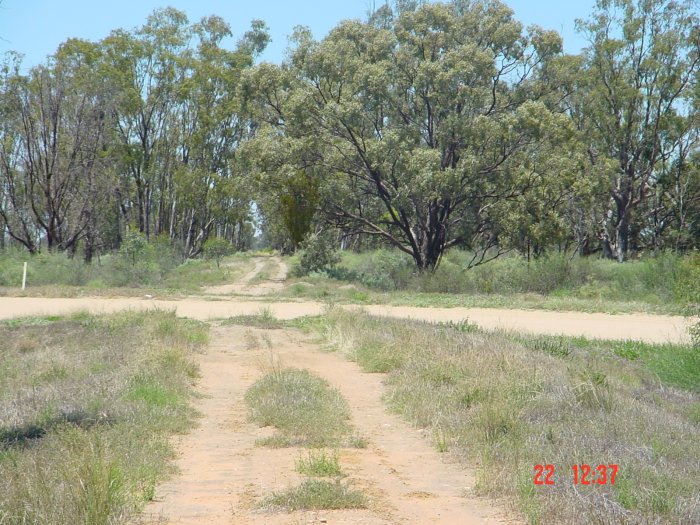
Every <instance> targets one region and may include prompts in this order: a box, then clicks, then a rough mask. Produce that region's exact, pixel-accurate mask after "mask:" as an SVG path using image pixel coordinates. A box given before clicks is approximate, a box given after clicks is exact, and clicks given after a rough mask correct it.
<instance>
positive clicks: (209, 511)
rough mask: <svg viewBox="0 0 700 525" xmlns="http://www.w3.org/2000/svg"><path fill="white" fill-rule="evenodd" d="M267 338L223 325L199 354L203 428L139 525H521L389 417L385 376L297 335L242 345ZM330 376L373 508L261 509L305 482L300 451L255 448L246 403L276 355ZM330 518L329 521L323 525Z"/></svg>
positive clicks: (352, 467) (182, 448)
mask: <svg viewBox="0 0 700 525" xmlns="http://www.w3.org/2000/svg"><path fill="white" fill-rule="evenodd" d="M262 332H263V331H261V330H255V329H248V328H245V327H215V328H214V329H213V333H212V336H213V337H212V343H211V345H210V347H209V350H208V351H207V352H206V354H204V355H202V356H201V359H200V366H201V371H202V378H201V381H200V389H201V392H202V393H203V394H204V397H203V398H202V399H201V400H200V401H199V402H198V403H197V405H198V406H197V408H198V409H199V411H200V412H201V413H202V418H201V423H200V425H199V428H197V429H196V430H195V431H193V432H192V433H190V434H188V435H187V436H183V437H180V438H179V439H178V442H177V444H176V447H177V450H178V455H179V459H178V460H177V465H178V466H179V468H180V471H181V474H180V475H179V476H177V477H176V478H175V479H173V480H172V481H169V482H167V483H165V484H163V485H161V486H160V487H159V488H158V490H157V501H155V502H153V503H151V504H150V505H149V506H148V507H147V509H146V511H145V512H144V515H143V517H142V521H140V522H139V523H163V522H165V523H171V524H180V525H199V524H204V523H214V524H228V523H235V524H241V525H253V524H255V525H257V524H271V525H274V524H290V525H291V524H300V523H325V522H327V523H335V524H351V523H363V524H367V525H385V524H399V523H401V524H403V523H406V524H449V525H453V524H464V525H471V524H495V523H514V522H513V521H510V520H508V519H507V517H506V515H505V513H504V512H503V511H501V510H498V509H497V508H496V507H494V506H493V504H492V503H491V502H489V501H486V500H483V499H478V498H475V497H473V496H470V495H469V492H470V490H471V488H472V486H473V479H472V478H471V477H470V476H469V474H468V473H467V472H465V470H464V469H462V468H460V467H458V466H456V465H453V464H450V463H446V462H444V461H442V458H441V456H440V455H439V454H438V453H437V452H436V451H435V449H434V448H433V447H432V446H431V445H430V443H429V440H428V439H426V438H425V437H423V436H422V434H421V433H420V432H419V431H417V430H416V429H413V428H411V427H409V426H408V425H407V424H406V423H404V422H403V421H401V420H400V419H399V418H398V417H397V416H394V415H391V414H389V413H387V411H386V409H385V408H384V406H383V404H382V401H381V398H382V394H383V390H384V387H383V385H382V375H380V374H366V373H363V372H361V371H360V369H359V368H358V367H357V365H356V364H354V363H351V362H349V361H347V360H346V359H344V358H343V357H342V356H339V355H337V354H333V353H328V352H322V351H319V349H318V348H316V347H315V346H314V345H313V344H311V343H309V342H308V341H306V340H304V339H303V337H304V336H301V335H300V334H299V333H297V332H293V331H283V330H274V331H266V332H265V333H266V336H267V338H268V340H269V341H270V345H269V346H270V348H268V347H267V346H268V345H266V344H262V341H261V340H260V339H259V341H260V342H261V346H262V348H258V349H250V348H246V345H244V344H243V341H244V340H247V341H250V340H251V336H252V337H253V338H256V337H258V336H260V335H261V334H262ZM271 355H272V356H274V359H275V360H280V361H281V363H282V364H283V365H287V366H295V367H300V368H307V369H309V370H311V371H312V372H314V373H317V374H318V375H320V376H322V377H324V378H326V379H327V380H328V381H329V382H330V383H331V384H332V385H333V386H335V387H336V388H338V389H339V390H340V391H341V392H342V394H343V395H344V396H345V398H346V399H347V400H348V402H349V405H350V407H351V410H352V414H353V416H352V417H353V421H352V423H353V424H354V426H355V427H356V429H357V430H358V432H359V433H360V435H362V436H364V437H365V438H366V439H367V440H368V442H369V446H368V447H367V448H366V449H344V450H343V451H342V452H341V457H340V461H341V466H342V468H343V469H344V470H345V471H346V472H347V473H348V474H349V478H350V479H351V480H352V481H353V484H354V486H355V487H356V488H359V489H362V490H363V491H364V492H365V493H366V494H368V495H369V497H370V500H371V505H370V508H369V509H367V510H346V511H323V512H295V513H267V512H261V511H258V510H255V505H256V504H257V503H258V502H259V501H260V500H261V499H262V498H263V497H265V496H266V495H269V494H270V493H271V492H273V491H275V490H282V489H285V488H287V487H288V486H289V485H290V484H294V483H297V482H298V481H299V480H300V479H301V478H300V477H299V475H298V474H296V473H295V472H294V461H295V459H296V458H297V457H298V456H299V454H300V453H301V451H300V450H298V449H267V448H261V447H256V446H255V440H256V439H257V438H259V437H261V436H263V435H269V429H260V428H257V427H256V426H254V425H252V424H250V423H248V422H247V420H246V414H245V406H244V401H243V395H244V393H245V390H246V389H247V387H248V386H250V384H252V382H253V381H254V380H255V379H256V378H257V377H259V376H260V375H262V373H263V372H264V369H265V364H266V363H270V361H271V358H270V356H271ZM322 520H326V521H322Z"/></svg>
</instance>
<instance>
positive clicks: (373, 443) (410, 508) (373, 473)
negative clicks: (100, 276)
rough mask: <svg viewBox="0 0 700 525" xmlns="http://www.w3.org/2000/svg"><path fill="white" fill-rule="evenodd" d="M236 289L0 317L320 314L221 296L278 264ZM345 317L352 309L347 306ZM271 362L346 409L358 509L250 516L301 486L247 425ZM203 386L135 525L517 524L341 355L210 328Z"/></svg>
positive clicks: (73, 301) (602, 320) (559, 315)
mask: <svg viewBox="0 0 700 525" xmlns="http://www.w3.org/2000/svg"><path fill="white" fill-rule="evenodd" d="M270 260H272V261H273V262H276V263H277V270H276V271H274V272H273V275H272V278H271V279H260V278H256V276H257V275H258V273H259V272H260V271H261V270H262V269H263V267H265V266H266V264H267V263H268V261H270ZM254 262H255V268H254V269H253V271H251V272H250V273H248V274H247V275H246V276H244V277H243V278H242V279H240V280H239V281H238V282H236V283H233V284H230V285H225V286H219V287H212V288H209V289H207V290H206V291H205V292H206V293H208V294H211V295H214V296H218V297H215V299H217V300H206V299H202V298H188V299H183V300H179V301H161V300H157V299H156V300H153V299H135V298H115V299H108V298H70V299H60V298H59V299H57V298H27V297H12V298H8V297H3V298H0V319H4V318H12V317H19V316H25V315H49V314H50V315H56V314H64V313H68V312H74V311H90V312H95V313H102V312H113V311H117V310H123V309H133V310H144V309H151V308H158V309H166V310H168V309H170V310H174V311H175V312H176V313H177V315H180V316H186V317H190V318H195V319H200V320H205V321H212V320H216V319H223V318H228V317H230V316H233V315H239V314H255V313H258V312H259V311H260V310H261V308H263V307H264V308H269V309H270V310H271V311H272V312H273V313H274V315H275V316H277V317H278V318H281V319H290V318H295V317H299V316H303V315H318V314H320V313H322V312H323V310H324V308H325V307H324V305H323V304H321V303H314V302H276V303H261V302H256V301H254V300H250V299H247V300H240V298H234V297H230V296H229V297H226V295H228V294H237V295H251V296H258V295H264V294H266V293H269V292H270V291H274V290H278V289H280V288H282V287H284V279H285V277H286V272H287V268H286V266H285V265H284V264H283V263H282V262H281V261H280V260H279V259H275V258H272V259H271V258H258V259H256V260H254ZM344 308H353V309H354V308H359V307H358V306H352V305H349V306H344ZM364 309H365V310H366V311H368V312H369V313H372V314H375V315H384V316H390V317H400V318H412V319H417V320H424V321H433V322H435V321H460V320H464V319H468V320H469V321H470V322H474V323H476V324H478V325H480V326H482V327H484V328H489V329H493V328H502V329H510V330H518V331H527V332H532V333H542V334H565V335H583V336H587V337H596V338H606V339H637V340H643V341H648V342H660V343H661V342H679V341H683V340H685V338H686V335H685V334H686V327H687V324H686V321H685V320H684V319H683V318H682V317H674V316H658V315H644V314H625V315H607V314H586V313H573V312H543V311H525V310H499V309H487V308H415V307H392V306H383V305H376V306H366V307H364ZM277 360H279V361H281V362H282V364H284V365H288V366H295V367H300V368H307V369H309V370H311V371H312V372H314V373H316V374H318V375H320V376H321V377H324V378H325V379H327V380H328V381H329V382H330V383H331V384H332V385H333V386H334V387H336V388H338V389H339V390H340V391H341V392H342V394H343V395H344V396H345V398H346V399H347V400H348V402H349V404H350V407H351V409H352V414H353V416H352V419H353V420H352V423H353V425H354V426H355V428H356V429H357V430H358V433H359V434H360V435H361V436H363V437H364V438H366V439H367V441H368V443H369V446H368V447H367V448H366V449H344V450H342V451H341V455H340V462H341V466H342V468H343V470H344V471H345V472H346V473H347V474H348V475H349V479H350V480H351V481H352V482H353V484H354V486H355V487H356V488H358V489H361V490H362V491H363V492H365V494H367V495H368V496H369V497H370V500H371V506H370V508H369V509H367V510H362V511H356V510H353V511H323V512H296V513H270V512H263V511H260V510H257V509H256V504H257V503H258V502H259V501H261V499H262V498H264V497H265V496H267V495H269V494H271V493H272V492H273V491H276V490H283V489H285V488H287V487H288V486H290V485H291V484H294V483H297V482H299V481H300V479H301V478H300V476H299V475H298V474H296V473H295V472H294V462H295V460H296V459H297V458H298V457H299V455H300V454H301V451H299V450H296V449H288V448H287V449H268V448H262V447H256V446H255V440H256V439H257V438H259V437H263V436H266V435H269V434H270V429H260V428H257V427H256V426H254V425H252V424H250V423H248V422H247V419H246V412H245V404H244V402H243V395H244V393H245V390H246V389H247V388H248V387H249V386H250V385H251V384H252V383H253V382H254V381H255V379H256V378H257V377H259V376H261V375H262V374H263V373H264V372H265V371H266V369H267V368H269V367H270V366H271V364H272V363H273V362H276V361H277ZM199 364H200V366H201V372H202V377H201V380H200V383H199V387H198V388H199V390H200V392H201V393H202V394H203V396H202V397H201V398H199V399H198V400H197V402H196V407H197V409H198V410H199V412H200V413H201V416H202V417H201V419H200V421H199V426H198V428H197V429H196V430H194V431H192V432H191V433H190V434H188V435H185V436H179V437H177V438H176V441H175V446H176V450H177V453H178V459H177V466H178V467H179V469H180V474H179V475H178V476H177V477H175V478H174V479H172V480H171V481H169V482H166V483H164V484H163V485H161V486H160V487H159V488H158V489H157V497H156V500H155V501H154V502H153V503H151V504H150V505H149V506H148V507H147V508H146V510H145V512H144V514H143V515H142V516H141V517H140V518H139V520H138V521H137V523H140V524H146V523H147V524H153V523H171V524H204V523H207V524H224V525H227V524H272V525H275V524H290V525H291V524H310V523H335V524H350V523H364V524H368V525H375V524H376V525H379V524H399V523H400V524H416V525H423V524H433V523H436V524H464V525H471V524H482V523H483V524H493V523H518V522H517V521H516V520H514V519H513V518H512V516H509V514H508V513H507V512H506V511H505V510H504V509H503V508H501V507H499V506H498V504H497V503H495V502H490V501H485V500H483V499H479V498H476V497H475V496H473V495H472V492H471V489H472V487H473V483H474V481H473V473H472V472H470V471H469V470H465V469H464V468H463V467H458V466H456V465H454V464H450V463H447V462H445V461H444V458H443V457H442V456H441V455H440V454H439V453H438V452H437V451H436V450H435V448H434V447H433V446H432V445H431V443H430V436H425V435H424V432H422V431H421V430H420V429H415V428H412V427H410V426H409V425H407V424H406V423H404V422H402V421H401V420H400V419H399V418H398V417H396V416H394V415H392V414H389V413H388V412H387V411H386V409H385V408H384V406H383V403H382V394H383V384H382V375H381V374H367V373H363V372H361V371H360V369H359V368H358V367H357V365H355V364H354V363H351V362H349V361H347V360H346V359H345V358H343V357H342V356H339V355H337V354H334V353H329V352H325V351H322V350H320V349H319V348H318V347H317V346H316V345H314V344H313V343H312V342H310V341H308V340H306V339H305V336H303V335H300V334H299V333H297V332H295V331H289V330H267V331H264V330H258V329H252V328H245V327H231V326H220V325H218V324H216V323H215V326H214V328H213V330H212V341H211V345H210V347H209V348H208V350H207V351H206V352H205V353H203V354H201V355H200V356H199Z"/></svg>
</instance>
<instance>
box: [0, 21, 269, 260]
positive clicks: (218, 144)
mask: <svg viewBox="0 0 700 525" xmlns="http://www.w3.org/2000/svg"><path fill="white" fill-rule="evenodd" d="M230 35H231V29H230V28H229V26H228V24H227V23H226V22H225V21H224V20H222V19H221V18H218V17H215V16H212V17H209V18H205V19H202V20H201V21H200V22H198V23H195V24H191V23H189V21H188V20H187V18H186V17H185V15H184V14H183V13H181V12H179V11H177V10H174V9H164V10H159V11H156V12H154V13H153V15H151V16H150V17H149V19H148V21H147V22H146V24H145V25H144V26H143V27H141V28H139V29H137V30H134V31H123V30H116V31H114V32H112V33H111V34H110V35H109V36H108V37H107V38H105V39H104V40H102V41H100V42H94V43H93V42H87V41H83V40H75V39H71V40H68V41H66V42H65V43H64V44H62V45H61V46H60V47H59V49H58V51H57V52H56V53H55V55H53V56H52V57H50V58H49V59H48V61H47V62H46V64H44V65H41V66H37V67H34V68H32V69H31V70H30V71H29V72H28V73H27V74H23V73H22V72H21V61H20V59H19V56H18V55H9V56H8V57H6V60H5V63H4V65H3V67H2V78H0V226H1V227H2V228H3V230H4V235H2V236H0V239H2V240H0V242H4V241H5V238H6V237H9V238H11V239H13V240H14V241H15V242H16V243H20V244H22V245H23V246H25V247H26V248H27V249H28V250H29V251H30V252H32V253H35V252H37V251H39V249H40V248H41V246H42V245H44V246H46V247H47V248H48V249H49V250H65V251H68V252H70V253H75V252H76V251H77V250H78V249H79V247H80V248H81V249H82V253H83V254H84V257H85V259H86V260H90V259H91V258H92V257H93V255H94V254H95V253H96V252H97V251H104V250H110V249H114V248H116V247H118V246H119V245H120V243H121V241H122V238H123V237H124V233H125V230H126V229H127V228H132V229H133V230H135V231H139V232H141V233H142V234H143V235H144V236H145V237H146V238H151V237H153V236H158V235H167V236H169V237H170V238H171V239H172V240H173V241H175V242H177V243H178V244H179V245H180V246H181V247H182V249H183V252H184V253H185V254H186V255H187V256H194V255H196V254H198V253H199V252H200V251H201V249H202V245H203V243H204V242H205V241H206V240H207V238H208V237H209V236H210V235H212V234H213V235H217V236H221V237H225V238H227V239H229V240H230V241H231V242H232V243H234V245H236V246H237V247H238V248H244V247H246V246H247V245H249V244H250V242H251V239H252V236H253V232H254V231H253V225H252V224H251V218H250V197H249V195H247V193H246V191H245V189H244V188H243V187H242V186H241V185H240V184H239V183H238V181H237V173H236V172H235V168H234V163H233V160H234V158H235V152H236V149H237V146H238V144H239V143H240V142H241V141H242V140H244V139H246V138H247V137H248V136H249V135H250V131H251V126H250V121H249V119H246V118H245V117H243V116H242V112H241V111H240V102H239V93H238V86H239V78H240V75H241V71H242V70H243V69H245V68H248V67H250V66H251V65H252V64H253V60H254V58H255V56H256V55H257V54H258V53H259V52H260V51H261V50H262V49H263V48H264V47H265V45H266V43H267V41H268V36H267V33H266V31H265V27H264V24H262V22H258V21H255V22H253V24H252V27H251V29H250V31H248V32H247V33H246V34H245V35H244V37H243V38H242V39H241V40H240V41H239V42H238V45H237V46H236V47H235V49H234V50H227V49H225V48H223V47H222V45H221V43H222V41H223V40H224V39H225V38H226V37H229V36H230Z"/></svg>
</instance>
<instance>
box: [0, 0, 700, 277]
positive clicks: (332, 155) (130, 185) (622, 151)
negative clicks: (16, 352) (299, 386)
mask: <svg viewBox="0 0 700 525" xmlns="http://www.w3.org/2000/svg"><path fill="white" fill-rule="evenodd" d="M577 24H578V27H579V30H580V31H581V32H582V33H583V34H584V35H585V36H586V37H587V39H588V46H587V47H586V48H585V49H584V50H583V51H582V52H581V53H580V54H579V55H566V54H565V53H564V52H563V50H562V40H561V37H560V36H559V35H558V34H557V33H556V32H554V31H547V30H544V29H542V28H540V27H538V26H530V27H524V26H523V25H522V24H521V23H520V22H519V21H518V20H517V19H516V18H515V16H514V14H513V12H512V10H511V9H510V8H509V7H507V6H506V5H505V4H504V3H502V2H500V1H498V0H452V1H449V2H445V3H439V2H436V3H428V2H404V1H400V2H396V3H394V4H386V5H384V6H382V7H381V8H379V9H376V10H374V11H373V12H371V13H370V14H369V15H368V16H367V17H366V18H365V19H363V20H348V21H343V22H341V23H339V24H338V25H337V26H336V27H334V28H333V29H332V30H331V31H330V32H329V33H328V35H326V36H325V37H324V38H322V39H320V40H316V39H314V38H313V36H312V34H311V32H310V31H309V30H308V29H306V28H304V27H303V26H299V27H297V28H296V30H295V32H294V34H293V35H292V36H291V42H292V44H291V46H290V48H289V51H288V54H287V58H286V59H285V60H284V61H283V62H282V63H280V64H271V63H266V62H262V63H258V62H257V58H258V57H259V54H260V52H261V51H262V50H263V49H264V48H265V46H266V44H267V42H268V41H269V36H268V34H267V31H266V28H265V24H264V23H263V22H261V21H253V22H252V23H251V25H250V29H249V30H247V31H245V32H244V33H243V34H242V36H241V37H240V38H239V39H238V40H237V41H235V40H232V29H231V27H230V26H229V25H228V23H227V21H225V20H223V19H221V18H220V17H217V16H209V17H205V18H203V19H201V20H200V21H198V22H196V23H191V22H190V21H189V20H188V19H187V17H186V16H185V14H184V13H182V12H180V11H178V10H176V9H173V8H168V9H160V10H157V11H155V12H154V13H153V14H152V15H151V16H150V17H149V18H148V19H147V20H146V22H145V24H144V25H143V26H141V27H139V28H137V29H134V30H130V31H127V30H123V29H116V30H114V31H113V32H112V33H111V34H110V35H109V36H108V37H106V38H105V39H103V40H101V41H99V42H87V41H83V40H77V39H69V40H67V41H66V42H65V43H63V44H62V45H61V46H60V47H59V49H58V50H57V51H56V53H55V54H54V55H52V56H51V57H49V58H48V60H47V61H46V63H45V64H42V65H40V66H37V67H34V68H32V69H30V70H29V72H27V73H23V72H22V68H21V62H20V60H19V58H18V55H16V54H10V55H8V56H7V57H6V58H5V61H4V63H3V67H2V69H1V71H0V227H1V228H2V232H3V233H2V235H0V242H1V243H2V244H3V245H4V244H5V243H16V244H20V245H22V246H24V247H25V248H26V249H28V250H29V251H30V252H37V251H39V250H41V249H43V248H47V249H50V250H65V251H68V252H69V253H71V254H73V253H78V252H80V253H81V254H82V255H83V256H84V257H85V259H87V260H90V259H91V258H92V257H93V255H94V254H95V253H100V252H104V251H108V250H111V249H116V248H118V247H119V246H120V244H121V243H122V239H123V238H124V236H125V234H126V232H127V231H130V230H135V231H138V232H141V233H142V234H143V235H144V236H145V237H146V238H151V237H153V236H161V235H162V236H167V237H168V238H169V239H170V240H171V241H172V242H174V243H176V244H177V245H179V246H180V247H181V248H182V252H183V254H184V255H186V256H190V257H191V256H196V255H198V254H199V253H201V252H202V250H203V246H204V245H205V243H206V242H207V240H209V239H212V238H221V239H225V240H226V241H227V242H229V243H231V245H232V246H234V247H235V248H236V249H243V248H245V247H247V246H250V245H251V243H252V236H253V235H254V233H255V231H256V228H257V230H258V233H259V234H262V235H263V236H264V238H265V239H266V242H268V243H270V244H271V245H272V246H274V247H277V248H280V249H283V250H295V249H296V248H297V247H299V246H301V245H303V244H304V242H305V240H306V239H308V238H312V237H313V238H316V237H318V235H321V234H322V233H323V238H324V239H329V238H335V240H336V242H337V243H338V244H339V246H345V247H349V246H352V247H355V248H358V247H362V246H370V245H376V244H377V243H383V244H388V245H391V246H394V247H396V248H397V249H399V250H402V251H403V252H405V253H407V254H409V255H410V256H411V257H412V258H413V260H414V262H415V265H416V268H417V269H418V270H420V271H423V270H431V269H434V268H435V267H436V266H437V265H438V264H439V263H440V260H441V257H442V255H443V253H444V252H445V251H446V250H448V249H450V248H452V247H461V248H463V249H468V250H470V251H471V252H472V253H473V258H472V261H471V264H470V265H477V264H481V263H484V262H487V261H489V260H491V259H493V258H495V257H498V256H499V255H501V254H502V253H505V252H507V251H512V250H515V251H518V252H520V253H522V254H524V255H526V256H528V257H530V256H535V257H537V256H539V255H541V254H542V253H546V252H547V251H548V250H552V249H558V250H573V249H577V250H578V251H579V253H581V254H584V255H585V254H591V253H596V252H599V253H600V254H602V255H604V256H607V257H611V258H616V259H617V260H619V261H623V260H625V259H627V258H628V257H630V256H631V255H633V254H636V253H641V252H643V251H645V250H649V251H658V250H660V249H665V248H672V249H677V250H689V249H693V248H696V247H698V245H699V244H700V238H699V235H698V232H699V231H700V170H699V169H698V162H697V161H698V158H700V153H699V152H698V138H699V136H698V105H699V104H700V87H699V82H698V80H699V78H700V30H699V29H698V28H699V27H700V21H699V20H698V9H697V4H696V3H693V2H691V1H682V2H677V1H671V0H599V1H598V2H597V4H596V6H595V8H594V10H593V12H592V13H591V15H590V17H589V18H587V19H585V20H580V21H578V22H577ZM254 222H256V223H257V226H254V225H253V223H254ZM314 236H315V237H314ZM222 245H223V244H222Z"/></svg>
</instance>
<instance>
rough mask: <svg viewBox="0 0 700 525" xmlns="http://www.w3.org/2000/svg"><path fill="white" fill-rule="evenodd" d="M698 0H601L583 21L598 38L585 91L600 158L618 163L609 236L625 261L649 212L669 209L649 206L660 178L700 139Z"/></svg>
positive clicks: (585, 114) (609, 245) (588, 123)
mask: <svg viewBox="0 0 700 525" xmlns="http://www.w3.org/2000/svg"><path fill="white" fill-rule="evenodd" d="M696 7H697V3H694V2H687V1H681V2H677V1H670V0H599V1H598V2H597V4H596V7H595V10H594V13H593V15H592V16H591V17H590V19H588V20H586V21H578V24H579V27H580V29H581V31H582V32H583V33H584V34H585V35H586V36H587V38H588V40H589V42H590V47H589V48H588V49H587V50H586V51H585V53H584V58H585V66H584V69H583V75H582V77H581V89H580V90H579V93H578V95H577V98H578V99H579V103H580V104H581V115H582V120H583V122H584V126H583V128H584V129H585V132H586V136H587V137H589V139H590V141H589V152H590V156H591V159H592V160H593V162H594V163H596V162H600V161H602V160H603V159H609V160H612V161H614V163H615V172H614V174H613V176H612V180H611V183H610V186H609V196H610V202H609V205H608V206H607V208H606V210H605V212H604V217H603V228H602V229H601V234H600V235H601V241H602V243H603V250H604V252H605V253H606V254H607V255H608V256H609V257H613V258H616V259H617V260H618V261H620V262H622V261H624V260H625V259H626V258H627V257H628V254H629V252H630V251H633V250H636V249H638V248H639V247H640V236H641V235H642V234H643V230H644V228H645V221H646V220H647V219H648V217H647V215H651V216H652V217H651V220H652V222H653V221H654V220H656V219H655V218H654V217H653V215H657V216H658V214H659V212H660V211H663V210H658V209H657V207H655V206H653V205H652V206H651V208H649V207H648V206H647V205H648V204H649V203H650V202H653V200H654V199H656V195H657V191H658V190H659V189H661V186H659V181H660V180H662V179H663V178H666V179H667V178H668V176H667V175H668V173H669V171H672V165H673V164H676V165H678V166H682V165H683V164H684V158H685V156H686V155H687V154H688V153H689V152H691V151H692V143H694V142H695V141H696V140H697V129H698V120H697V112H693V111H691V109H692V105H691V97H692V94H693V91H694V89H695V88H696V86H697V80H698V72H699V71H700V29H699V28H700V19H699V18H698V15H697V8H696ZM676 171H677V170H676ZM664 174H666V176H664ZM657 200H658V199H657ZM658 227H659V226H658V225H654V226H653V228H654V229H655V230H657V229H658Z"/></svg>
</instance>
